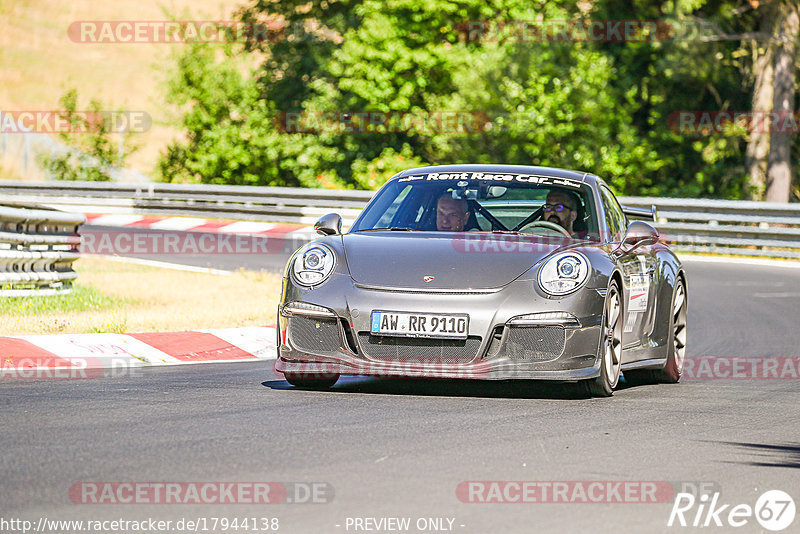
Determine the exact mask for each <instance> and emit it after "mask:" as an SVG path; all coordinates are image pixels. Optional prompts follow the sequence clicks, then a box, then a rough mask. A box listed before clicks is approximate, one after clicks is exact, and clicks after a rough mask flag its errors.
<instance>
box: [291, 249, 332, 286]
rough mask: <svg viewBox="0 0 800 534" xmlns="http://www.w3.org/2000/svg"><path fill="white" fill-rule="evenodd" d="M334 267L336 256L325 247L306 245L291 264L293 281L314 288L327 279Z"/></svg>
mask: <svg viewBox="0 0 800 534" xmlns="http://www.w3.org/2000/svg"><path fill="white" fill-rule="evenodd" d="M335 266H336V255H335V254H334V253H333V251H332V250H331V249H330V248H328V247H326V246H325V245H313V244H312V245H308V246H306V247H305V248H303V249H301V250H300V251H299V252H298V253H297V255H296V256H295V258H294V262H293V263H292V274H293V275H294V280H295V282H297V283H298V284H300V285H302V286H316V285H319V284H321V283H322V282H324V281H325V280H327V279H328V277H329V276H330V275H331V273H332V272H333V268H334V267H335Z"/></svg>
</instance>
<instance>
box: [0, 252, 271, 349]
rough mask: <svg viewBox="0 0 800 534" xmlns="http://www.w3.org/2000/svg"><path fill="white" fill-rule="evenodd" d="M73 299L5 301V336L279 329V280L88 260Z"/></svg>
mask: <svg viewBox="0 0 800 534" xmlns="http://www.w3.org/2000/svg"><path fill="white" fill-rule="evenodd" d="M75 270H76V271H77V272H78V273H79V275H78V279H77V282H76V284H75V286H74V289H73V291H72V293H70V294H68V295H58V296H52V297H25V298H5V299H0V335H4V336H17V335H33V334H85V333H102V332H114V333H122V332H169V331H181V330H197V329H204V328H229V327H241V326H263V325H267V324H273V323H274V322H275V309H276V307H277V304H278V298H279V295H280V284H281V278H280V276H279V275H276V274H270V273H262V272H250V271H237V272H234V273H231V274H229V275H218V274H205V273H195V272H185V271H177V270H173V269H165V268H160V267H151V266H145V265H138V264H132V263H123V262H117V261H113V260H111V259H106V258H99V257H93V256H87V257H83V258H81V259H79V260H78V261H77V262H76V263H75Z"/></svg>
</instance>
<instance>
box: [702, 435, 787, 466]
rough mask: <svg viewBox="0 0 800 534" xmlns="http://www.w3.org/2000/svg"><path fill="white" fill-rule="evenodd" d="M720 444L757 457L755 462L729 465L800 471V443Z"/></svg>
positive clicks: (723, 442) (727, 442) (732, 442)
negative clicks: (784, 468) (785, 468)
mask: <svg viewBox="0 0 800 534" xmlns="http://www.w3.org/2000/svg"><path fill="white" fill-rule="evenodd" d="M715 443H717V442H715ZM719 443H722V444H723V445H731V446H733V447H738V448H739V449H740V450H744V451H745V452H748V453H750V454H752V455H754V456H756V458H755V459H753V460H746V461H744V460H743V461H738V462H736V461H731V462H729V463H742V464H746V465H752V466H755V467H788V468H790V469H800V443H786V444H784V445H770V444H767V443H741V442H736V441H722V442H719Z"/></svg>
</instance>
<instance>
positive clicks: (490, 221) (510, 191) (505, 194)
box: [351, 172, 599, 240]
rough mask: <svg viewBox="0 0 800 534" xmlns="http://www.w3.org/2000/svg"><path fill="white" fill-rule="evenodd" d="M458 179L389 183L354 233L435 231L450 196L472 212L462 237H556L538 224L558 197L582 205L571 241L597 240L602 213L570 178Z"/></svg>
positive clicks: (424, 178) (416, 178) (484, 175)
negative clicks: (551, 198)
mask: <svg viewBox="0 0 800 534" xmlns="http://www.w3.org/2000/svg"><path fill="white" fill-rule="evenodd" d="M457 174H458V178H456V179H450V178H449V177H448V178H447V179H443V178H442V176H440V175H438V174H430V175H428V174H421V175H419V176H410V177H402V178H400V179H395V180H390V181H389V182H387V183H386V185H384V187H382V188H381V189H380V190H379V191H378V192H377V193H376V195H375V197H374V198H373V200H372V201H371V202H370V203H369V205H368V206H367V208H366V209H365V210H364V212H363V213H362V215H361V216H360V217H359V219H358V221H357V222H356V223H355V224H354V225H353V227H352V229H351V231H354V232H358V231H365V230H371V229H381V228H397V229H404V230H417V231H431V230H436V229H437V223H436V211H437V202H438V200H439V199H440V198H441V197H442V196H443V195H452V196H453V198H454V199H460V200H463V201H464V202H466V204H467V206H468V211H469V218H468V221H467V223H466V224H465V227H464V230H463V231H473V232H474V231H493V230H496V229H500V230H512V229H515V228H517V227H519V230H520V231H522V232H523V233H529V234H539V235H548V234H550V235H552V234H553V230H552V228H550V229H548V228H547V227H546V225H536V224H534V223H536V222H537V221H542V220H544V218H543V212H542V210H541V208H542V206H543V204H545V201H546V199H547V196H548V194H549V193H551V192H553V191H558V192H562V193H566V194H569V195H573V196H574V198H575V200H576V202H577V203H578V210H577V211H578V219H576V221H575V223H574V225H573V228H572V234H573V237H575V238H579V239H590V240H594V239H597V237H598V231H599V225H598V223H597V214H598V213H599V209H597V207H596V206H595V203H594V196H593V194H592V190H591V188H590V186H589V185H588V184H585V183H583V182H581V181H578V180H570V179H566V178H550V177H542V176H536V175H524V174H519V175H508V174H505V175H492V174H488V173H471V172H465V173H457ZM529 219H530V220H529ZM551 224H552V223H551Z"/></svg>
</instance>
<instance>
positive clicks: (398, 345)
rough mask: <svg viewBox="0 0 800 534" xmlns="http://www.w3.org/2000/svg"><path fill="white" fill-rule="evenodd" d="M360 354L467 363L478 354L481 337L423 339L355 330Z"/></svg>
mask: <svg viewBox="0 0 800 534" xmlns="http://www.w3.org/2000/svg"><path fill="white" fill-rule="evenodd" d="M358 343H359V345H360V346H361V352H362V354H364V355H366V356H367V357H368V358H372V359H373V360H384V361H399V362H419V363H426V362H439V363H445V364H448V363H449V364H458V363H469V362H471V361H472V360H474V359H475V357H476V356H477V355H478V350H480V348H481V338H480V337H479V336H470V337H468V338H467V339H427V338H410V337H387V336H373V335H372V334H370V333H369V332H359V333H358Z"/></svg>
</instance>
